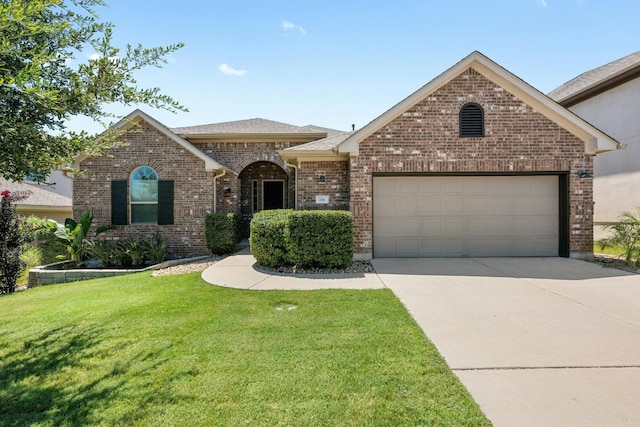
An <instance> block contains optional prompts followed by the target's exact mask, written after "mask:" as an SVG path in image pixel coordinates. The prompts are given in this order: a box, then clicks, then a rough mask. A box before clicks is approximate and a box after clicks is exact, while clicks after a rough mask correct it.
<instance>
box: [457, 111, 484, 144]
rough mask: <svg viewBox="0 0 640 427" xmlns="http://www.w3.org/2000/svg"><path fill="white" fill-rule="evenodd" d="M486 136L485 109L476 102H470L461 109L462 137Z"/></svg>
mask: <svg viewBox="0 0 640 427" xmlns="http://www.w3.org/2000/svg"><path fill="white" fill-rule="evenodd" d="M483 136H484V111H483V110H482V107H481V106H479V105H478V104H475V103H469V104H465V105H463V106H462V108H461V109H460V138H473V137H476V138H477V137H480V138H481V137H483Z"/></svg>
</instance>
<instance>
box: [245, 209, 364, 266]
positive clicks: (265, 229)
mask: <svg viewBox="0 0 640 427" xmlns="http://www.w3.org/2000/svg"><path fill="white" fill-rule="evenodd" d="M249 241H250V244H251V253H252V254H253V256H254V257H255V258H256V261H257V262H258V264H260V265H264V266H268V267H282V266H288V265H295V266H297V267H301V268H309V267H320V268H339V267H345V266H347V265H350V264H351V263H352V261H353V217H352V215H351V212H349V211H293V210H266V211H261V212H258V213H257V214H255V215H254V217H253V220H252V221H251V235H250V238H249Z"/></svg>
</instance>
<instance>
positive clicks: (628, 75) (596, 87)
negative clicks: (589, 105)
mask: <svg viewBox="0 0 640 427" xmlns="http://www.w3.org/2000/svg"><path fill="white" fill-rule="evenodd" d="M639 77H640V64H634V65H633V66H630V67H627V68H625V69H623V70H621V71H620V72H618V73H616V74H614V75H612V76H609V77H607V78H606V79H604V80H599V81H597V82H594V83H592V84H591V85H588V86H586V87H584V88H582V89H580V90H579V91H577V92H574V93H571V94H569V95H567V96H565V97H563V98H561V99H559V100H557V102H558V104H560V105H562V106H563V107H566V108H569V107H572V106H574V105H576V104H579V103H580V102H583V101H586V100H587V99H589V98H593V97H594V96H597V95H599V94H601V93H603V92H606V91H608V90H611V89H613V88H615V87H617V86H620V85H623V84H625V83H627V82H629V81H631V80H634V79H636V78H639Z"/></svg>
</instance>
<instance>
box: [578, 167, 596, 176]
mask: <svg viewBox="0 0 640 427" xmlns="http://www.w3.org/2000/svg"><path fill="white" fill-rule="evenodd" d="M578 178H593V175H591V174H590V173H589V172H587V171H585V170H584V169H580V170H578Z"/></svg>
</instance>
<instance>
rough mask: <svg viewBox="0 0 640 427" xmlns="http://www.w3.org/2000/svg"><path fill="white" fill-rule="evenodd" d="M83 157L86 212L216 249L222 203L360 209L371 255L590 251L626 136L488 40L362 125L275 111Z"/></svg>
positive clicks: (358, 252)
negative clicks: (503, 58)
mask: <svg viewBox="0 0 640 427" xmlns="http://www.w3.org/2000/svg"><path fill="white" fill-rule="evenodd" d="M134 124H139V126H138V127H137V128H136V131H135V132H130V133H125V134H124V137H123V138H124V140H125V141H126V142H128V145H126V146H123V147H119V148H117V149H113V150H110V151H109V153H108V154H109V156H104V157H100V158H80V159H79V163H78V164H79V168H80V170H81V171H82V172H83V174H81V175H79V176H78V177H76V179H75V181H74V214H75V215H76V216H79V215H80V214H81V213H82V212H83V211H85V210H92V211H93V213H94V216H95V218H96V223H97V224H98V225H101V224H115V225H119V227H118V229H117V230H114V231H112V232H111V233H115V235H117V236H126V235H136V234H138V235H142V234H146V233H150V232H153V231H154V230H156V229H159V230H161V231H162V232H163V233H164V234H165V235H166V236H167V240H168V242H169V248H170V250H171V252H172V254H173V255H174V256H186V255H192V254H196V253H203V252H205V251H206V249H205V245H204V236H203V221H204V217H205V215H206V214H207V213H208V212H211V211H218V212H239V213H242V214H243V215H244V216H245V217H246V218H250V217H251V215H252V214H253V213H254V212H257V211H260V210H262V209H274V208H282V207H289V208H297V209H350V210H351V212H353V215H354V227H355V236H354V237H355V247H354V249H355V256H356V258H361V259H362V258H364V259H366V258H371V257H372V256H375V257H387V256H389V257H403V256H409V257H421V256H446V257H448V256H455V257H457V256H574V257H584V256H587V255H588V254H590V253H592V250H593V247H592V245H593V235H592V230H593V223H592V215H593V212H592V205H593V198H592V183H593V181H592V180H591V179H584V178H581V177H580V174H581V173H580V171H585V172H587V173H592V159H593V156H594V155H595V154H598V153H602V152H605V151H609V150H616V149H618V148H619V145H618V143H617V141H615V140H614V139H613V138H611V137H609V136H608V135H606V134H604V133H602V132H601V131H599V130H598V129H596V128H595V127H593V126H592V125H590V124H589V123H587V122H585V121H584V120H582V119H580V118H579V117H577V116H576V115H575V114H573V113H571V112H570V111H568V110H567V109H565V108H563V107H561V106H560V105H558V104H557V103H556V102H554V101H553V100H551V99H550V98H548V97H547V96H545V95H544V94H542V93H540V92H539V91H537V90H536V89H534V88H533V87H531V86H529V85H528V84H527V83H525V82H524V81H522V80H520V79H519V78H518V77H516V76H514V75H513V74H511V73H510V72H508V71H507V70H505V69H504V68H502V67H500V66H499V65H497V64H496V63H494V62H492V61H491V60H490V59H488V58H487V57H485V56H483V55H482V54H480V53H478V52H473V53H472V54H470V55H469V56H467V57H466V58H464V59H463V60H461V61H460V62H458V63H457V64H455V65H454V66H453V67H451V68H450V69H448V70H447V71H445V72H444V73H443V74H441V75H440V76H438V77H436V78H435V79H434V80H432V81H431V82H429V83H427V84H426V85H425V86H423V87H422V88H420V89H418V90H417V91H416V92H415V93H413V94H411V95H410V96H409V97H407V98H406V99H404V100H402V101H401V102H400V103H398V104H396V105H395V106H393V107H392V108H391V109H390V110H388V111H387V112H385V113H384V114H382V115H381V116H380V117H378V118H377V119H375V120H373V121H372V122H371V123H369V124H368V125H367V126H365V127H364V128H362V129H360V130H358V131H356V132H352V133H339V132H333V131H329V130H326V129H322V128H316V127H313V126H310V127H297V126H291V125H285V124H283V123H276V122H269V121H266V120H261V119H254V120H248V121H239V122H229V123H219V124H213V125H205V126H194V127H184V128H177V129H169V128H167V127H165V126H164V125H162V124H161V123H159V122H157V121H156V120H154V119H153V118H151V117H149V116H148V115H146V114H145V113H143V112H141V111H138V110H136V111H134V112H133V113H131V114H130V115H129V116H128V118H127V119H125V120H123V121H121V122H120V123H119V124H117V125H116V126H117V127H118V128H120V129H121V130H124V131H126V130H128V129H129V127H131V126H133V125H134Z"/></svg>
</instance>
